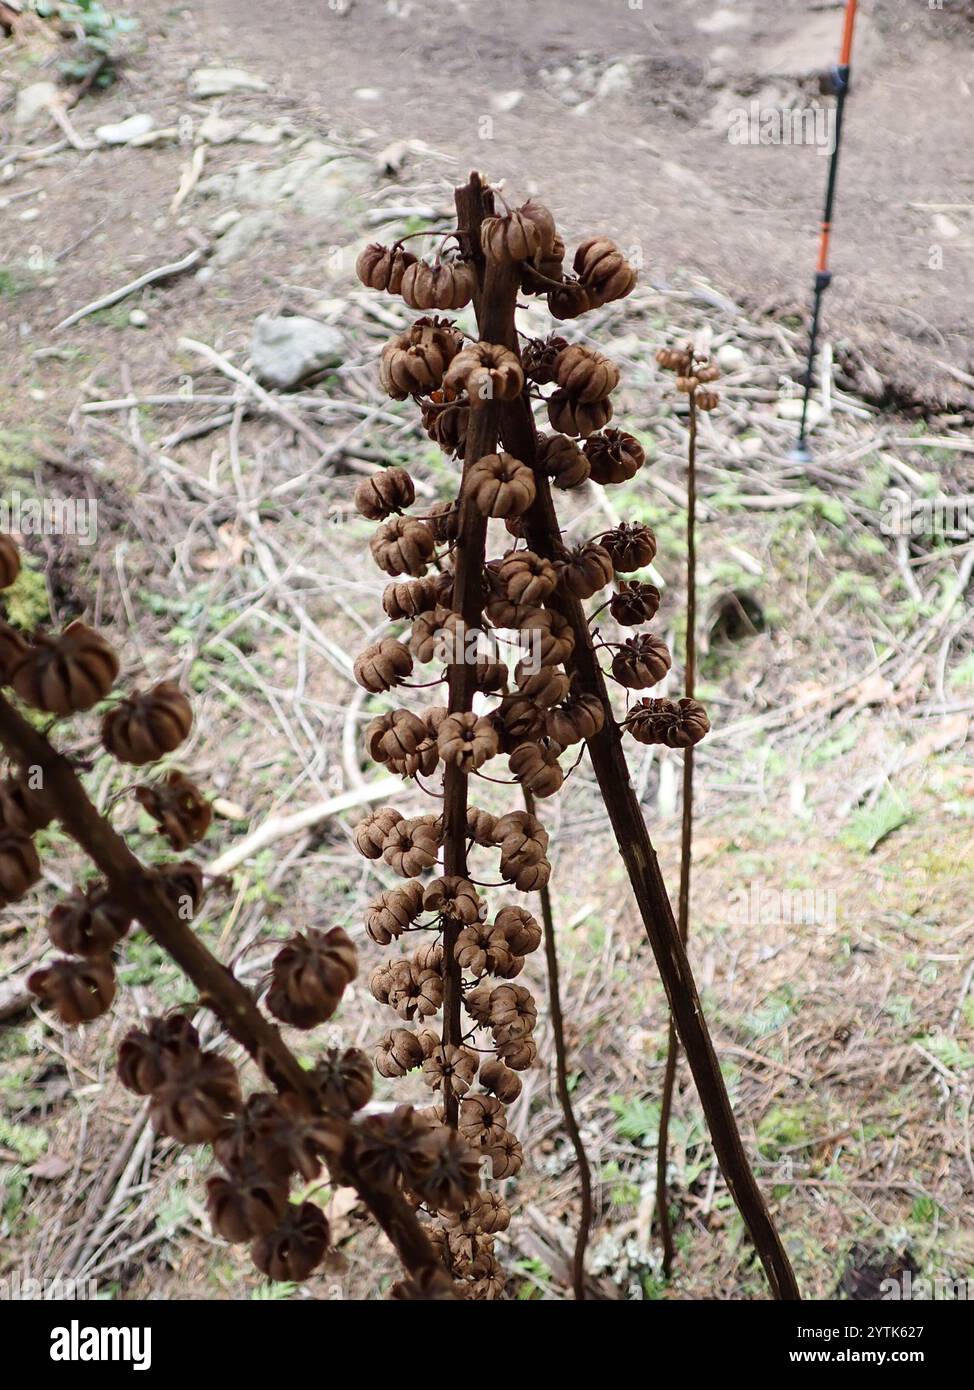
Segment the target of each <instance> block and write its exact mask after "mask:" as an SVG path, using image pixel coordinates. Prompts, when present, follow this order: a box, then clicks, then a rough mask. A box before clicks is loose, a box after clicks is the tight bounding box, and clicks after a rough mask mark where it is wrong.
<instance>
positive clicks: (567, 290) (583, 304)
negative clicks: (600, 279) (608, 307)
mask: <svg viewBox="0 0 974 1390" xmlns="http://www.w3.org/2000/svg"><path fill="white" fill-rule="evenodd" d="M591 308H594V304H593V301H592V297H591V295H590V294H589V292H588V290H587V289H586V288H585V286H584V285H583V284H580V283H579V281H578V280H566V281H565V282H564V284H563V285H559V287H558V289H556V290H551V291H549V294H548V310H549V312H550V314H551V317H552V318H555V319H559V320H564V319H577V318H579V317H580V315H582V314H584V313H587V312H588V310H589V309H591Z"/></svg>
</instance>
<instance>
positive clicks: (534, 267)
mask: <svg viewBox="0 0 974 1390" xmlns="http://www.w3.org/2000/svg"><path fill="white" fill-rule="evenodd" d="M564 279H565V242H564V239H563V238H562V236H561V235H560V233H559V232H557V231H556V232H555V235H554V238H553V239H552V243H551V250H550V251H548V252H547V254H543V255H541V256H539V257H538V259H537V260H535V261H532V262H527V261H524V262H522V265H521V289H522V290H523V292H524V293H525V294H550V293H551V291H552V290H553V289H556V288H557V287H558V286H559V285H561V284H562V282H563V281H564Z"/></svg>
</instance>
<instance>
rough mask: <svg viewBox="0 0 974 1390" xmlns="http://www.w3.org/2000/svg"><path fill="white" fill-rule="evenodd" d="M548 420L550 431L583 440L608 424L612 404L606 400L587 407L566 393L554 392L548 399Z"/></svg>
mask: <svg viewBox="0 0 974 1390" xmlns="http://www.w3.org/2000/svg"><path fill="white" fill-rule="evenodd" d="M548 419H549V420H550V421H551V427H552V429H555V430H558V431H560V433H561V434H568V435H572V436H573V437H577V438H582V439H584V438H586V437H587V436H588V435H590V434H594V433H595V431H596V430H600V429H603V428H604V427H605V426H606V425H607V424H608V423H609V421H610V420H611V419H612V402H611V401H610V400H608V399H606V400H602V401H593V402H592V403H591V404H590V405H587V404H585V403H584V402H582V401H578V400H576V399H575V397H574V396H570V395H569V394H568V392H567V391H555V392H554V394H553V395H551V396H549V397H548Z"/></svg>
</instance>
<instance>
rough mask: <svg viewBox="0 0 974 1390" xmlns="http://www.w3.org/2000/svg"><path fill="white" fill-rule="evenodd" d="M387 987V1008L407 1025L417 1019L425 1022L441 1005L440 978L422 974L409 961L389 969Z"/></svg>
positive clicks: (425, 972)
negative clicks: (389, 977)
mask: <svg viewBox="0 0 974 1390" xmlns="http://www.w3.org/2000/svg"><path fill="white" fill-rule="evenodd" d="M391 969H392V979H391V981H390V985H389V998H388V1000H387V1003H388V1004H389V1007H390V1008H392V1009H395V1011H396V1013H397V1014H398V1015H399V1017H400V1018H404V1019H406V1020H407V1022H410V1023H411V1022H412V1020H413V1019H414V1018H415V1017H416V1016H417V1014H418V1015H419V1016H420V1018H428V1017H429V1016H430V1015H431V1014H435V1013H436V1011H437V1009H438V1008H439V1007H440V1005H441V1004H442V1003H443V977H442V976H441V975H440V974H439V972H438V971H436V970H424V969H422V968H421V967H420V966H417V965H414V964H413V962H412V961H409V960H401V961H397V962H396V964H395V965H393V966H392V968H391Z"/></svg>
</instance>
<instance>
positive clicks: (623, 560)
mask: <svg viewBox="0 0 974 1390" xmlns="http://www.w3.org/2000/svg"><path fill="white" fill-rule="evenodd" d="M601 541H602V545H603V546H604V547H605V549H606V550H607V551H608V552H609V556H610V558H611V560H612V564H613V565H614V567H615V570H616V573H617V574H631V573H632V571H633V570H638V569H642V568H643V566H644V565H651V564H652V563H653V560H654V559H655V558H656V536H655V534H654V533H653V531H652V529H651V528H650V527H649V526H644V525H643V524H642V523H641V522H638V521H633V522H629V521H624V522H622V524H621V525H619V526H617V527H616V528H615V530H614V531H606V533H605V535H604V536H602V537H601Z"/></svg>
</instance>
